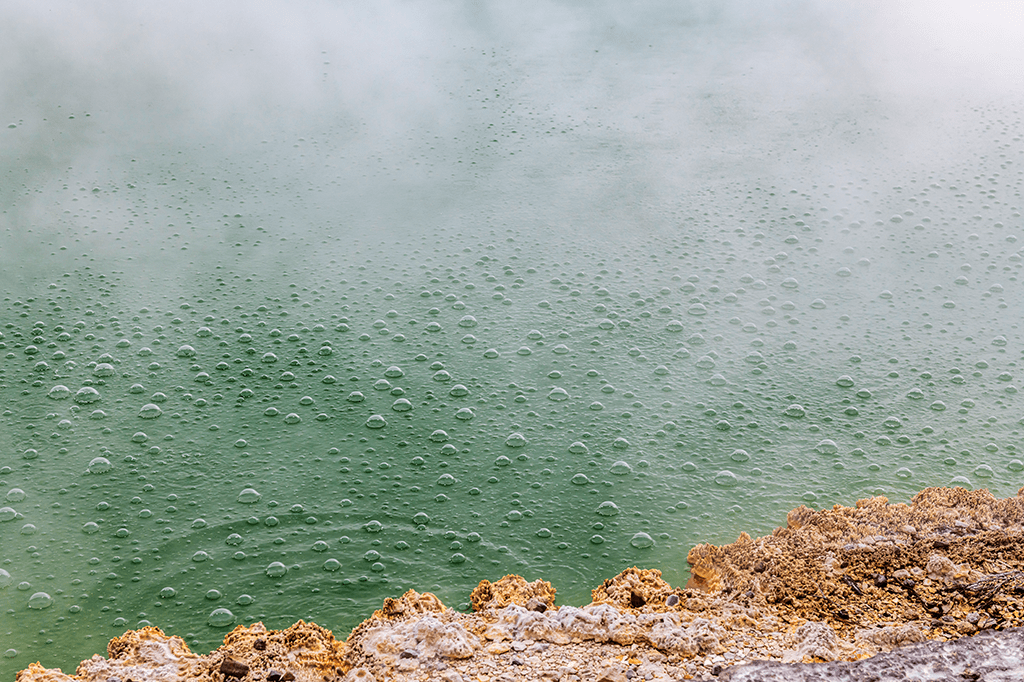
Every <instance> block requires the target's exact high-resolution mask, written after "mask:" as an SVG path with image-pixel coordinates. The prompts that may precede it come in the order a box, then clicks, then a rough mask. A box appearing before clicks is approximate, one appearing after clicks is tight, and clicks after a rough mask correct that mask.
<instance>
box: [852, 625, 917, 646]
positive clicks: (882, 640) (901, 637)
mask: <svg viewBox="0 0 1024 682" xmlns="http://www.w3.org/2000/svg"><path fill="white" fill-rule="evenodd" d="M855 638H856V640H857V641H858V642H865V643H866V642H870V643H871V644H874V645H875V646H877V647H879V648H880V649H881V650H882V651H890V650H892V649H893V648H895V647H898V646H903V645H904V644H916V643H917V642H923V641H925V640H926V639H927V637H926V636H925V634H924V632H923V631H922V630H921V628H919V627H918V626H917V625H915V624H914V623H906V624H904V625H885V626H881V627H874V628H868V629H865V630H861V631H859V632H858V633H857V634H856V636H855Z"/></svg>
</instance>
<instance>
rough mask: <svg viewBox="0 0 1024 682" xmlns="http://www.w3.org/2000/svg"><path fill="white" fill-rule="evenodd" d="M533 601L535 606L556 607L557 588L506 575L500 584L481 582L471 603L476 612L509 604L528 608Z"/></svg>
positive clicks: (545, 581) (470, 597)
mask: <svg viewBox="0 0 1024 682" xmlns="http://www.w3.org/2000/svg"><path fill="white" fill-rule="evenodd" d="M531 600H536V601H535V602H534V604H543V605H544V606H545V607H546V608H548V607H551V606H554V605H555V588H554V587H552V586H551V583H549V582H548V581H547V580H534V581H533V582H532V583H528V582H526V578H523V577H520V576H518V575H506V576H505V577H504V578H502V579H501V580H499V581H498V582H495V583H492V582H491V581H489V580H481V581H480V584H479V585H477V586H476V589H474V590H473V592H472V594H470V595H469V601H470V603H471V604H472V605H473V610H474V611H483V610H484V609H500V608H501V607H503V606H508V605H509V604H518V605H519V606H526V605H527V604H528V603H530V601H531Z"/></svg>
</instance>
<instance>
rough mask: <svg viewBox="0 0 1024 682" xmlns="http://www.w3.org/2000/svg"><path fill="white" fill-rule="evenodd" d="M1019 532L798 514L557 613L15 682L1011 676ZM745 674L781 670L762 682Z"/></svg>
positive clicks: (991, 522)
mask: <svg viewBox="0 0 1024 682" xmlns="http://www.w3.org/2000/svg"><path fill="white" fill-rule="evenodd" d="M1022 526H1024V498H1022V497H1021V493H1020V492H1018V494H1017V496H1015V497H1012V498H1008V499H1005V500H997V499H995V498H994V497H993V496H992V495H991V494H989V493H988V491H984V490H980V491H974V492H971V491H966V490H962V489H952V490H950V489H937V488H929V489H926V490H923V491H921V492H920V493H919V494H918V495H917V496H916V497H915V498H914V499H913V500H912V502H911V503H910V504H909V505H907V504H896V505H889V504H887V501H886V500H885V498H881V497H878V498H871V499H868V500H861V501H859V502H858V503H857V506H856V507H840V506H836V507H834V508H833V509H830V510H822V511H815V510H812V509H808V508H806V507H800V508H798V509H795V510H793V511H792V512H790V514H789V515H788V518H787V525H786V527H784V528H778V529H776V530H775V532H774V533H772V534H771V535H769V536H767V537H763V538H757V539H753V538H751V537H750V536H749V535H747V534H745V533H744V534H742V535H740V537H739V539H738V540H737V541H736V542H734V543H732V544H730V545H725V546H722V547H715V546H713V545H707V544H703V545H698V546H697V547H694V548H693V550H691V551H690V553H689V556H688V557H687V559H688V561H689V562H690V563H691V565H692V566H693V571H692V575H693V577H692V579H691V581H690V583H689V584H688V585H687V587H686V588H678V587H673V586H671V585H669V584H668V583H666V582H665V581H664V580H663V579H662V577H661V572H660V571H657V570H653V569H646V570H645V569H639V568H629V569H626V570H625V571H623V572H622V573H620V574H619V575H617V576H615V577H614V578H610V579H608V580H605V581H604V582H603V583H602V584H601V585H600V586H599V587H597V588H596V589H594V590H593V592H592V603H591V604H588V605H586V606H582V607H576V606H560V607H556V606H555V605H554V596H555V590H554V588H552V586H551V585H550V583H547V582H545V581H543V580H537V581H534V582H532V583H529V582H527V581H526V580H525V579H524V578H521V577H519V576H505V577H504V578H502V579H501V580H499V581H497V582H495V583H491V582H489V581H486V580H485V581H482V582H481V583H480V585H479V586H478V587H477V588H476V589H475V590H474V591H473V595H472V597H471V601H472V604H473V607H474V609H475V611H474V612H473V613H458V612H455V611H453V610H451V609H448V608H447V607H445V606H444V604H442V603H441V601H440V600H439V599H438V598H437V597H436V596H434V595H433V594H430V593H425V594H419V593H417V592H415V591H413V590H410V591H408V592H406V593H405V594H404V595H402V596H401V597H400V598H398V599H387V600H385V602H384V604H383V606H382V607H381V608H380V609H379V610H377V611H375V612H374V613H373V615H372V616H371V617H370V618H369V619H367V620H366V621H364V622H363V623H362V624H360V625H359V626H358V627H357V628H355V629H354V630H353V631H352V633H351V634H350V636H349V638H348V639H347V641H346V642H338V641H336V640H335V639H334V637H333V635H332V634H331V633H330V631H328V630H325V629H323V628H321V627H319V626H317V625H313V624H306V623H303V622H301V621H300V622H299V623H297V624H296V625H294V626H292V627H291V628H288V629H287V630H281V631H268V630H266V629H265V628H264V627H263V626H262V624H259V623H257V624H255V625H252V626H249V627H242V626H239V627H238V628H235V630H233V631H232V632H231V633H229V634H228V635H227V637H226V638H225V640H224V645H223V646H221V647H220V648H219V649H217V650H216V651H214V652H211V653H210V654H207V655H205V656H200V655H196V654H193V653H191V652H190V651H189V650H188V647H186V646H185V643H184V642H183V641H182V640H181V639H180V638H177V637H167V636H165V635H164V634H163V633H162V632H160V631H159V630H157V629H156V628H143V629H141V630H138V631H135V632H128V633H126V634H125V635H124V636H122V637H119V638H116V639H114V640H112V641H111V643H110V646H109V647H108V654H109V659H104V658H102V657H100V656H94V657H93V658H92V659H90V660H88V661H84V662H82V664H81V665H79V667H78V670H77V672H76V675H75V676H73V677H72V676H68V675H65V674H64V673H62V672H61V671H59V670H47V669H45V668H43V667H41V666H39V665H37V664H34V665H32V666H30V667H29V668H28V669H26V670H24V671H22V672H21V673H19V675H18V682H41V681H46V682H71V680H78V681H81V682H86V681H88V682H93V681H95V682H107V681H108V680H109V679H111V678H117V679H118V680H125V681H127V680H129V679H130V680H132V681H133V682H149V681H150V680H153V681H155V682H164V681H167V682H170V681H171V680H186V679H188V680H212V681H215V682H234V681H235V680H238V682H264V681H266V682H291V681H292V680H296V681H299V682H306V681H308V682H313V681H314V680H315V681H316V682H328V681H331V680H346V681H352V680H358V681H360V682H375V681H383V680H392V679H393V680H424V681H425V680H445V681H446V682H460V681H461V680H481V679H486V680H490V681H491V682H512V681H514V680H536V679H552V680H556V679H557V680H567V681H573V680H576V679H580V680H583V679H597V680H602V679H603V680H605V681H606V682H613V681H616V680H623V679H637V678H638V677H639V678H640V679H645V680H669V679H676V680H678V679H712V677H713V676H716V675H720V674H724V675H725V677H723V679H735V680H740V679H743V680H748V679H750V680H753V679H783V677H780V676H779V675H784V676H785V677H786V678H787V679H794V680H795V679H799V678H795V677H793V673H792V672H787V671H790V670H791V668H789V667H785V666H783V665H782V664H783V663H784V662H792V663H793V664H794V665H797V666H800V665H803V666H808V665H810V664H822V665H824V664H823V663H822V662H830V663H828V665H827V667H820V666H819V667H811V668H806V669H809V670H816V671H818V672H817V673H813V674H812V676H811V677H809V678H807V679H851V680H852V679H874V678H872V677H871V676H872V675H874V674H875V672H876V671H882V672H881V673H879V674H882V673H884V674H885V675H889V674H890V673H891V677H880V678H878V679H921V680H926V679H927V680H930V679H949V678H950V677H953V678H955V679H966V680H970V679H985V680H989V679H993V680H999V679H1024V672H1022V671H1021V670H1020V668H1019V666H1020V665H1021V663H1020V662H1019V661H1018V658H1019V656H1018V654H1016V653H1013V652H1015V651H1020V650H1021V647H1020V644H1021V642H1020V641H1019V640H1020V639H1021V637H1022V635H1021V634H1020V632H1019V631H1016V630H1010V631H1009V632H1008V633H994V632H992V631H993V630H1003V629H1008V628H1012V627H1014V626H1017V625H1020V624H1024V527H1022ZM979 631H984V633H983V635H978V636H976V637H973V638H967V639H965V640H959V638H961V637H963V636H964V635H972V634H974V633H976V632H979ZM925 640H934V641H931V642H925ZM950 640H959V641H958V642H956V643H954V642H951V641H950ZM922 642H923V644H921V643H922ZM974 643H977V644H974ZM897 647H899V652H898V653H896V654H892V655H890V656H882V657H877V656H876V657H875V658H869V657H871V656H874V655H876V654H879V653H880V652H881V653H884V652H889V651H891V650H893V649H894V648H897ZM972 647H973V648H972ZM1014 647H1015V648H1014ZM907 652H913V656H915V657H917V658H908V659H905V654H906V653H907ZM965 652H967V653H965ZM1008 652H1009V653H1008ZM971 656H973V657H974V658H970V657H971ZM1014 656H1018V658H1014ZM965 657H966V658H965ZM862 659H869V660H870V661H871V663H870V664H869V663H862V662H861V661H862ZM904 659H905V665H904V664H902V663H900V661H903V660H904ZM752 661H776V662H778V666H775V667H772V666H768V667H765V668H763V670H764V671H765V672H764V673H763V675H762V676H761V677H758V676H757V675H759V674H761V673H758V672H756V671H757V670H762V668H756V669H755V668H751V667H749V666H746V667H745V666H744V664H747V663H750V662H752ZM843 661H847V662H850V663H844V662H843ZM965 661H966V662H965ZM933 664H934V665H933ZM862 665H867V666H868V667H863V668H860V667H856V666H862ZM900 665H904V667H902V668H901V667H899V666H900ZM871 666H875V667H871ZM886 666H888V667H886ZM908 666H909V667H908ZM927 666H933V667H931V668H929V667H927ZM957 666H959V667H957ZM968 666H970V667H971V670H972V671H973V672H970V671H967V672H964V671H965V670H966V668H967V667H968ZM1000 666H1002V667H1000ZM1014 666H1018V667H1016V668H1015V667H1014ZM733 667H734V668H735V669H734V670H733V671H730V669H731V668H733ZM801 669H804V668H801ZM1010 670H1016V671H1017V672H1016V675H1017V676H1016V677H1013V676H1012V675H1011V676H1009V677H1000V675H1003V674H1004V672H1006V671H1010ZM780 671H781V672H780ZM858 671H859V672H858ZM951 671H952V672H951ZM978 671H987V672H984V673H983V676H982V677H971V675H975V673H978ZM1006 674H1007V675H1010V673H1008V672H1007V673H1006ZM728 675H732V676H733V677H732V678H729V677H728ZM740 675H747V677H740ZM771 675H776V677H771ZM815 675H816V676H815ZM844 675H845V676H846V677H843V676H844ZM915 675H916V677H915ZM929 675H931V676H930V677H929ZM957 675H962V676H961V677H956V676H957ZM943 676H945V677H943Z"/></svg>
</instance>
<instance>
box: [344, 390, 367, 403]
mask: <svg viewBox="0 0 1024 682" xmlns="http://www.w3.org/2000/svg"><path fill="white" fill-rule="evenodd" d="M365 399H366V396H364V395H363V394H362V393H360V392H359V391H352V392H351V393H349V394H348V397H347V398H345V400H347V401H348V402H350V403H361V402H363V400H365Z"/></svg>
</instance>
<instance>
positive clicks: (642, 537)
mask: <svg viewBox="0 0 1024 682" xmlns="http://www.w3.org/2000/svg"><path fill="white" fill-rule="evenodd" d="M629 544H631V545H632V546H634V547H636V548H637V549H649V548H651V547H654V538H652V537H651V536H650V535H648V534H647V533H637V534H635V535H634V536H633V537H632V538H630V540H629Z"/></svg>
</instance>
